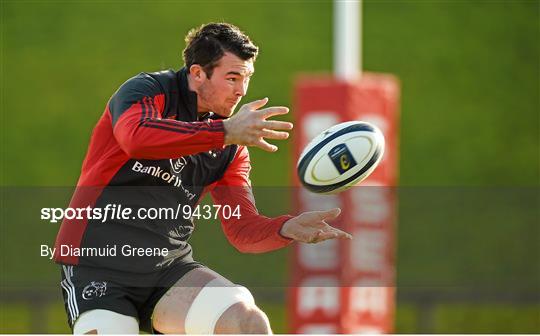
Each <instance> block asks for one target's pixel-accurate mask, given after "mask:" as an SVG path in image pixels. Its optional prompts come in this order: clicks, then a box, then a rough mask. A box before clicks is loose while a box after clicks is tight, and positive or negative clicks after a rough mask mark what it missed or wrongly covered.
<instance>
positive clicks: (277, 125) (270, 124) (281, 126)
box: [261, 120, 293, 131]
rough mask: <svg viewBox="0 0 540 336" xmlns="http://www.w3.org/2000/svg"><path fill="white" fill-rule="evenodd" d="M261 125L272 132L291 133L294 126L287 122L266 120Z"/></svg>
mask: <svg viewBox="0 0 540 336" xmlns="http://www.w3.org/2000/svg"><path fill="white" fill-rule="evenodd" d="M261 125H262V127H264V128H267V129H272V130H283V131H290V130H292V129H293V124H292V123H290V122H286V121H278V120H264V121H263V122H262V124H261Z"/></svg>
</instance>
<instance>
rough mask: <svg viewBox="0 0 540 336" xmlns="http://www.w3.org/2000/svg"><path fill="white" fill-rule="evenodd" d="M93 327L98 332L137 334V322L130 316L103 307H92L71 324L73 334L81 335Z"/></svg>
mask: <svg viewBox="0 0 540 336" xmlns="http://www.w3.org/2000/svg"><path fill="white" fill-rule="evenodd" d="M94 329H95V330H97V333H98V334H138V333H139V323H138V322H137V320H136V319H135V318H134V317H132V316H127V315H122V314H119V313H116V312H113V311H110V310H105V309H93V310H89V311H87V312H84V313H82V314H81V316H79V318H78V319H77V321H75V325H74V326H73V334H75V335H82V334H84V333H87V332H89V331H91V330H94Z"/></svg>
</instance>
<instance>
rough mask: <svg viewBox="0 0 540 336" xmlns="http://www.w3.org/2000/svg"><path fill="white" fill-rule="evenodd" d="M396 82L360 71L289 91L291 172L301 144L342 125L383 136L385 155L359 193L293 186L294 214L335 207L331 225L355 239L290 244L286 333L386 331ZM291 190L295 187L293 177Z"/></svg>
mask: <svg viewBox="0 0 540 336" xmlns="http://www.w3.org/2000/svg"><path fill="white" fill-rule="evenodd" d="M398 103H399V82H398V80H397V79H396V77H394V76H392V75H388V74H375V73H364V74H363V76H362V78H361V79H360V80H358V81H356V82H344V81H339V80H336V79H335V78H333V77H324V76H320V77H313V76H309V77H308V76H306V77H303V78H301V79H299V80H298V81H297V83H296V86H295V106H294V111H295V119H296V120H295V127H296V131H295V133H296V134H295V138H294V156H293V164H294V166H293V170H294V171H296V160H297V158H298V157H299V156H300V153H301V151H302V150H303V148H304V147H305V146H306V145H307V143H308V142H309V141H310V140H311V139H312V138H314V137H315V136H316V135H317V134H318V133H320V132H321V131H323V130H325V129H327V128H329V127H330V126H332V125H335V124H337V123H340V122H345V121H350V120H363V121H368V122H370V123H373V124H375V125H376V126H378V127H379V128H380V129H381V131H382V132H383V134H384V136H385V142H386V147H385V154H384V156H383V159H382V161H381V163H380V165H379V167H378V168H377V169H376V170H375V171H374V172H373V173H372V174H371V175H370V176H369V177H368V178H367V179H366V180H364V181H363V182H362V183H361V186H366V187H365V188H363V187H354V188H351V189H350V190H348V191H346V192H343V193H340V194H338V195H333V196H320V195H317V194H313V193H310V192H309V191H307V190H306V189H304V188H294V197H293V198H294V201H295V207H296V210H297V211H298V212H301V211H310V210H322V209H327V208H330V207H334V206H338V207H340V208H341V209H342V214H341V216H340V218H339V219H338V221H337V222H336V223H335V224H336V225H338V226H339V227H340V228H342V229H344V230H346V231H348V232H350V233H352V234H353V236H354V239H353V240H350V241H349V240H329V241H325V242H322V243H319V244H314V245H311V244H296V245H295V246H294V249H293V257H292V261H291V271H292V273H291V279H290V283H289V288H290V290H289V293H288V315H289V322H290V327H291V330H290V331H291V332H292V333H318V334H326V333H332V334H333V333H391V332H392V331H393V321H394V309H395V293H394V292H395V291H394V281H395V262H394V250H395V239H394V236H395V235H394V230H395V227H396V218H397V216H396V204H397V199H396V196H395V193H394V192H393V191H394V189H393V188H392V187H393V186H396V185H397V180H398ZM294 184H295V185H296V186H300V183H299V181H298V178H297V176H296V175H295V181H294Z"/></svg>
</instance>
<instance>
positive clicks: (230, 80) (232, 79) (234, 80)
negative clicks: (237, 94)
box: [227, 78, 236, 83]
mask: <svg viewBox="0 0 540 336" xmlns="http://www.w3.org/2000/svg"><path fill="white" fill-rule="evenodd" d="M227 80H228V81H229V82H231V83H234V82H236V78H227Z"/></svg>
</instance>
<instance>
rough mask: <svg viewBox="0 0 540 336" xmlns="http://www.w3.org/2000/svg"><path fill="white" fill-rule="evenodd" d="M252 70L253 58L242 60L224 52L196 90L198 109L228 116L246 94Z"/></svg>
mask: <svg viewBox="0 0 540 336" xmlns="http://www.w3.org/2000/svg"><path fill="white" fill-rule="evenodd" d="M254 71H255V70H254V67H253V60H251V59H250V60H247V61H244V60H243V59H241V58H239V57H238V56H236V55H234V54H231V53H229V52H226V53H225V55H223V57H222V58H221V59H220V60H219V62H218V64H217V65H216V67H215V68H214V71H213V73H212V76H211V77H210V78H208V77H206V78H205V79H204V80H203V82H202V84H201V85H200V86H199V89H198V90H197V94H198V107H199V110H206V111H212V112H214V113H216V114H218V115H220V116H222V117H230V116H231V115H232V114H233V113H234V109H235V108H236V105H238V103H239V102H240V99H242V97H243V96H245V95H246V93H247V89H248V85H249V79H250V78H251V75H253V72H254Z"/></svg>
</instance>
